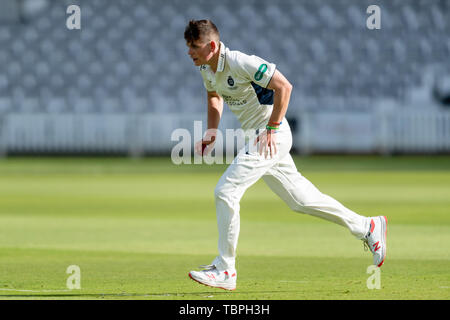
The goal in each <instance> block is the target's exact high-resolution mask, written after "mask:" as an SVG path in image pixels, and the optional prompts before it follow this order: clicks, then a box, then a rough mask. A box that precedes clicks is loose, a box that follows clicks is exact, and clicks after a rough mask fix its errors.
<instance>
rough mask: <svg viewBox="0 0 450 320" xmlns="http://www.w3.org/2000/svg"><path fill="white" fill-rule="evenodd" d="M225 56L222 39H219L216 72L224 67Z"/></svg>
mask: <svg viewBox="0 0 450 320" xmlns="http://www.w3.org/2000/svg"><path fill="white" fill-rule="evenodd" d="M225 57H226V51H225V45H224V44H223V42H222V41H220V53H219V61H218V62H217V72H222V71H223V69H224V68H225Z"/></svg>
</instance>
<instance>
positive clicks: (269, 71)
mask: <svg viewBox="0 0 450 320" xmlns="http://www.w3.org/2000/svg"><path fill="white" fill-rule="evenodd" d="M236 62H237V64H238V66H239V69H240V70H239V71H240V73H241V74H243V75H244V76H245V78H247V79H249V80H250V81H251V82H254V83H256V84H257V85H259V86H261V87H263V88H267V86H268V85H269V82H270V80H271V79H272V77H273V74H274V73H275V69H276V65H275V64H273V63H270V62H267V61H266V60H264V59H262V58H260V57H258V56H249V55H246V54H243V53H241V54H239V55H238V56H237V59H236Z"/></svg>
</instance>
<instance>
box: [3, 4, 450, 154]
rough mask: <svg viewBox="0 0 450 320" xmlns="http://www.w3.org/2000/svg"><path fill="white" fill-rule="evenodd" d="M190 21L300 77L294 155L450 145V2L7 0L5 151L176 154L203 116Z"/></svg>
mask: <svg viewBox="0 0 450 320" xmlns="http://www.w3.org/2000/svg"><path fill="white" fill-rule="evenodd" d="M71 4H77V5H79V6H80V8H81V30H68V29H67V28H66V19H67V18H68V17H69V14H67V13H66V9H67V7H68V6H69V5H71ZM372 4H376V5H378V6H380V8H381V29H379V30H369V29H368V28H367V27H366V20H367V18H368V16H369V14H368V13H366V9H367V7H368V6H369V5H372ZM192 18H195V19H200V18H210V19H212V20H213V21H215V23H216V24H217V26H218V28H219V30H220V32H221V39H222V41H224V43H225V44H226V45H227V46H229V47H230V48H232V49H236V50H241V51H244V52H246V53H249V54H256V55H259V56H261V57H263V58H265V59H266V60H268V61H271V62H274V63H276V64H277V66H278V68H279V70H280V71H281V72H282V73H283V74H285V75H286V76H287V78H288V79H289V80H290V81H291V83H292V84H293V85H294V91H293V94H292V98H291V103H290V106H289V110H288V113H287V116H288V119H290V121H291V124H292V127H293V129H294V136H295V137H294V150H295V151H296V152H298V153H302V154H310V153H376V154H393V153H448V152H449V151H450V59H449V57H450V1H447V0H431V1H429V0H414V1H410V0H383V1H379V0H373V1H366V0H361V1H356V0H339V1H334V0H320V1H312V0H281V1H276V2H274V1H270V0H247V1H239V0H224V1H208V0H195V1H184V0H164V1H160V0H89V1H88V0H85V1H84V0H2V1H0V150H1V151H0V152H1V154H3V155H8V154H42V153H44V154H45V153H50V154H52V153H58V154H59V153H61V154H77V153H83V154H86V153H88V154H126V155H131V156H140V155H148V154H170V150H171V148H172V147H173V145H174V144H175V142H173V141H171V139H170V136H171V133H172V131H173V130H174V129H176V128H186V129H188V130H190V131H193V121H194V120H203V121H205V120H206V113H205V110H206V107H205V101H206V100H205V91H204V88H203V85H202V82H201V77H200V74H199V72H198V70H197V69H196V68H195V67H194V66H193V65H192V63H191V61H190V60H189V58H188V56H187V48H186V45H185V43H184V39H183V31H184V27H185V25H186V23H187V21H188V20H189V19H192ZM233 127H236V128H237V127H239V124H238V123H237V121H236V120H235V119H234V117H233V115H232V114H231V112H229V110H228V109H226V110H225V112H224V117H223V121H222V124H221V128H233Z"/></svg>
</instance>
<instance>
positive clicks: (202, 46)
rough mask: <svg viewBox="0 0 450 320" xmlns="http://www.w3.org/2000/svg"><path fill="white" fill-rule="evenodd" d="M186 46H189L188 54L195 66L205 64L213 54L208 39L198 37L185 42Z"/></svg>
mask: <svg viewBox="0 0 450 320" xmlns="http://www.w3.org/2000/svg"><path fill="white" fill-rule="evenodd" d="M187 46H188V48H189V51H188V54H189V56H190V57H191V59H192V61H193V62H194V64H195V65H196V66H201V65H203V64H207V63H208V61H209V60H210V59H211V57H212V55H213V52H212V50H211V44H210V42H208V41H203V40H201V39H199V40H196V41H194V42H192V43H187Z"/></svg>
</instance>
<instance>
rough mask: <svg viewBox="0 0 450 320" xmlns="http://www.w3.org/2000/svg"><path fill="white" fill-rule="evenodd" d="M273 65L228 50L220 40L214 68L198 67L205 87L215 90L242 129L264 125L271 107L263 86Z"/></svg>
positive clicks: (268, 78) (266, 82) (254, 57)
mask: <svg viewBox="0 0 450 320" xmlns="http://www.w3.org/2000/svg"><path fill="white" fill-rule="evenodd" d="M275 69H276V66H275V64H273V63H269V62H267V61H265V60H263V59H261V58H260V57H257V56H253V55H252V56H249V55H246V54H245V53H242V52H240V51H231V50H229V49H228V48H226V47H225V45H224V44H223V43H222V42H220V54H219V61H218V65H217V71H216V73H214V72H213V71H212V70H211V67H210V66H209V65H202V66H200V72H201V74H202V77H203V84H204V85H205V88H206V90H208V91H215V92H217V93H218V94H219V95H220V96H221V97H222V98H223V100H224V101H225V102H226V104H227V105H228V107H229V108H230V109H231V111H232V112H233V113H234V114H235V115H236V116H237V118H238V119H239V121H240V122H241V125H242V129H244V130H247V129H261V128H265V126H266V124H267V122H268V121H269V118H270V116H271V114H272V109H273V94H274V92H273V90H270V89H267V85H268V84H269V82H270V79H272V76H273V74H274V73H275Z"/></svg>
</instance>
